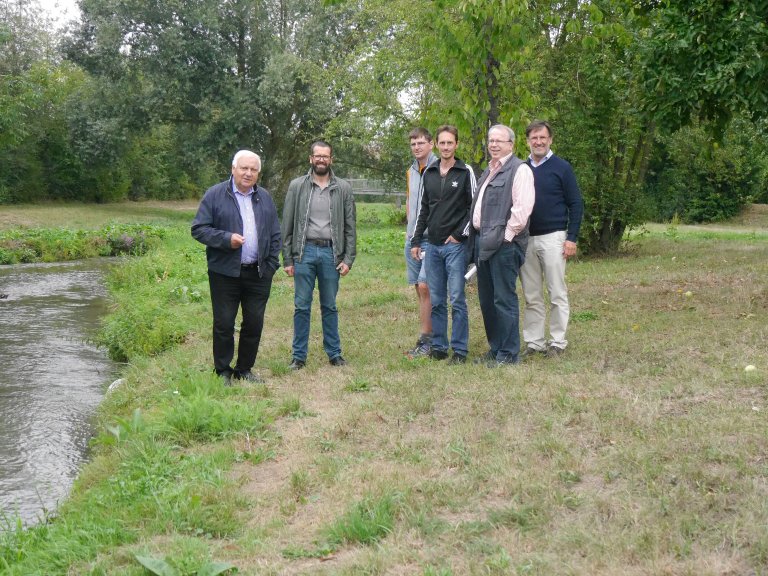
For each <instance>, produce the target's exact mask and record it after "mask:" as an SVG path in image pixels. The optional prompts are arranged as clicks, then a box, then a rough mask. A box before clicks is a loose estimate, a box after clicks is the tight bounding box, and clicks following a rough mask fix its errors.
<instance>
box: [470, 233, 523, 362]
mask: <svg viewBox="0 0 768 576" xmlns="http://www.w3.org/2000/svg"><path fill="white" fill-rule="evenodd" d="M479 244H480V243H479V242H478V243H477V245H478V247H479ZM476 260H477V258H476ZM524 261H525V253H524V252H523V250H522V248H520V246H519V245H518V244H517V243H516V242H505V243H504V244H502V245H501V247H500V248H499V249H498V250H497V251H496V252H495V253H494V255H493V256H491V257H490V258H489V259H488V260H484V261H482V262H477V294H478V296H479V299H480V311H481V312H482V314H483V324H485V336H486V338H488V345H489V346H490V348H491V354H493V356H494V357H495V358H496V360H498V361H499V362H510V363H516V362H517V361H518V354H519V353H520V307H519V303H518V299H517V291H516V283H517V276H518V274H519V273H520V267H521V266H522V265H523V262H524Z"/></svg>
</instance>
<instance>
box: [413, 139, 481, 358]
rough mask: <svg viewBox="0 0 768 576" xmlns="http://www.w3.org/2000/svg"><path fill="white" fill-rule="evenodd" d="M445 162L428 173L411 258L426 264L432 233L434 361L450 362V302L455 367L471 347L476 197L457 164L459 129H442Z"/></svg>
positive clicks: (470, 176)
mask: <svg viewBox="0 0 768 576" xmlns="http://www.w3.org/2000/svg"><path fill="white" fill-rule="evenodd" d="M436 139H437V148H438V150H439V152H440V161H439V162H434V163H432V164H430V165H429V166H428V167H427V168H426V170H424V176H423V182H424V191H423V194H422V198H421V210H420V211H419V217H418V220H417V222H416V230H415V231H414V233H413V238H411V246H412V248H411V256H412V257H413V258H416V259H420V258H421V254H420V252H421V250H420V248H419V245H420V244H421V241H422V236H423V235H424V231H425V230H427V248H426V259H427V284H428V285H429V293H430V298H431V301H432V350H431V352H430V354H429V356H430V358H432V359H434V360H444V359H445V358H447V357H448V337H447V335H448V306H447V304H446V300H447V299H448V298H450V302H451V320H452V326H451V342H450V344H451V348H452V349H453V356H452V357H451V362H452V363H454V364H463V363H464V362H465V361H466V359H467V350H468V347H469V314H468V312H467V301H466V298H465V296H464V282H465V280H464V273H465V272H466V268H467V257H468V254H467V236H468V234H469V208H470V206H471V205H472V196H473V194H474V192H475V174H474V172H472V168H470V167H469V166H467V165H466V164H464V162H462V161H461V160H459V159H458V158H456V148H457V147H458V145H459V132H458V130H457V129H456V127H455V126H449V125H445V126H440V127H439V128H438V129H437V138H436Z"/></svg>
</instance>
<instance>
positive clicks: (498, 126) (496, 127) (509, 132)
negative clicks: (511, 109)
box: [488, 124, 515, 142]
mask: <svg viewBox="0 0 768 576" xmlns="http://www.w3.org/2000/svg"><path fill="white" fill-rule="evenodd" d="M494 130H503V131H504V132H506V133H507V135H508V136H509V139H510V140H511V141H512V142H514V141H515V131H514V130H512V128H510V127H509V126H505V125H504V124H495V125H493V126H491V127H490V128H489V129H488V136H490V135H491V132H492V131H494Z"/></svg>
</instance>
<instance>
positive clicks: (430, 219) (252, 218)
mask: <svg viewBox="0 0 768 576" xmlns="http://www.w3.org/2000/svg"><path fill="white" fill-rule="evenodd" d="M526 138H527V141H528V145H529V148H530V151H531V154H530V156H529V158H528V159H527V161H523V160H521V159H519V158H517V157H516V156H515V155H514V147H515V133H514V132H513V130H512V129H511V128H509V127H507V126H503V125H496V126H493V127H491V129H490V130H489V131H488V153H489V156H490V162H489V164H488V167H487V168H486V169H485V171H484V172H483V173H482V175H481V176H480V178H479V179H477V180H476V179H475V174H474V172H473V170H472V168H471V167H470V166H469V165H467V164H465V163H464V162H462V161H461V160H459V159H458V158H457V157H456V151H457V149H458V147H459V132H458V130H457V129H456V127H455V126H451V125H447V124H446V125H443V126H440V127H439V128H438V129H437V132H436V145H437V150H438V155H435V154H434V152H433V148H434V145H435V142H433V139H432V135H431V134H430V132H429V131H428V130H426V129H425V128H416V129H414V130H412V131H411V132H410V134H409V139H410V146H411V151H412V154H413V157H414V161H413V164H412V166H411V167H410V168H409V169H408V174H407V185H408V189H407V190H408V192H407V201H406V205H407V208H406V209H407V221H408V224H407V230H406V245H405V258H406V264H407V267H406V270H407V279H408V282H409V284H412V285H414V286H415V287H416V294H417V299H418V303H419V324H420V336H419V339H418V341H417V344H416V347H415V348H414V349H413V350H411V351H410V352H409V355H410V356H411V357H417V356H428V357H430V358H432V359H434V360H445V359H448V361H449V362H450V363H453V364H463V363H465V362H466V360H467V355H468V349H469V314H468V310H467V303H466V298H465V290H464V289H465V283H466V281H467V279H468V278H469V277H470V276H471V275H472V273H473V272H469V273H467V266H468V264H470V263H474V265H475V268H474V269H473V270H476V272H477V282H478V296H479V300H480V310H481V312H482V315H483V323H484V325H485V333H486V337H487V340H488V345H489V350H488V352H486V353H485V354H484V355H483V356H482V357H480V358H478V361H479V362H482V363H486V364H487V365H489V366H500V365H505V364H516V363H517V362H518V361H519V360H520V359H521V358H523V357H525V356H530V355H533V354H540V353H541V354H546V355H547V356H557V355H559V354H561V353H562V352H563V351H564V350H565V347H566V346H567V344H568V341H567V340H566V338H565V333H566V329H567V326H568V317H569V306H568V291H567V287H566V284H565V262H566V260H567V259H568V258H570V257H571V256H573V255H574V254H576V241H577V238H578V234H579V227H580V225H581V219H582V214H583V203H582V199H581V194H580V192H579V188H578V185H577V184H576V178H575V176H574V174H573V169H572V168H571V166H570V164H568V162H566V161H565V160H563V159H562V158H559V157H558V156H555V155H554V154H553V153H552V150H551V148H550V146H551V144H552V129H551V127H550V126H549V124H548V123H547V122H542V121H537V122H533V123H531V124H530V125H529V126H528V128H527V129H526ZM309 164H310V169H309V172H308V173H307V174H306V175H304V176H301V177H299V178H296V179H294V180H293V181H291V183H290V185H289V186H288V193H287V195H286V198H285V206H284V209H283V219H282V227H281V225H280V222H279V220H278V217H277V208H276V207H275V204H274V202H273V200H272V197H271V196H270V194H269V193H268V192H267V191H266V190H265V189H264V188H262V187H261V186H259V185H258V178H259V174H260V172H261V158H260V157H259V156H258V155H257V154H256V153H254V152H251V151H249V150H241V151H239V152H238V153H237V154H235V156H234V158H233V159H232V175H231V177H230V178H229V179H227V180H225V181H224V182H220V183H219V184H216V185H215V186H212V187H211V188H209V189H208V190H207V191H206V193H205V195H204V196H203V199H202V201H201V202H200V206H199V208H198V211H197V214H196V216H195V219H194V221H193V223H192V236H193V237H194V238H195V239H196V240H198V241H199V242H201V243H203V244H205V246H206V257H207V261H208V280H209V286H210V291H211V304H212V309H213V362H214V370H215V372H216V374H218V375H219V376H221V377H222V379H223V380H224V382H225V383H226V384H230V383H231V381H232V379H233V378H236V379H240V380H245V381H251V382H262V381H263V380H262V379H261V377H260V376H259V375H258V374H257V373H255V372H253V366H254V364H255V361H256V356H257V354H258V349H259V342H260V340H261V333H262V329H263V327H264V312H265V310H266V305H267V300H268V299H269V295H270V291H271V287H272V278H273V276H274V274H275V272H276V271H277V269H278V268H279V267H280V262H279V259H278V257H279V253H280V251H281V246H282V256H283V269H284V271H285V273H286V274H288V276H290V277H292V278H293V279H294V316H293V343H292V358H291V362H290V364H289V366H288V367H289V369H291V370H300V369H302V368H303V367H304V366H305V364H306V361H307V352H308V341H309V330H310V317H311V307H312V299H313V293H314V290H315V286H316V285H317V287H318V292H319V300H320V310H321V317H322V328H323V349H324V350H325V353H326V354H327V356H328V360H329V362H330V364H331V365H332V366H344V365H346V360H345V359H344V357H343V356H342V354H341V340H340V338H339V326H338V310H337V308H336V295H337V293H338V289H339V280H340V277H342V276H346V275H347V274H348V273H349V271H350V269H351V267H352V264H353V263H354V261H355V255H356V216H355V202H354V198H353V195H352V188H351V186H350V184H349V183H348V182H347V181H345V180H343V179H341V178H337V177H336V176H335V175H334V173H333V170H332V169H331V165H332V164H333V154H332V147H331V145H330V144H328V143H327V142H325V141H316V142H314V143H313V144H312V145H311V147H310V156H309ZM518 276H520V278H521V281H522V285H523V294H524V295H525V302H526V308H525V316H524V322H523V338H524V339H525V342H526V343H527V346H526V347H525V349H524V350H523V351H522V352H521V351H520V334H519V305H518V298H517V292H516V282H517V278H518ZM544 285H546V289H547V292H548V293H549V298H550V323H549V327H550V340H549V341H548V340H547V339H546V335H545V319H546V308H545V299H544ZM449 303H450V309H451V332H450V338H449V336H448V304H449ZM238 310H242V323H241V326H240V339H239V345H238V348H237V359H236V361H235V364H234V366H232V360H233V359H235V337H234V335H235V319H236V317H237V313H238ZM449 350H450V351H451V355H450V356H449Z"/></svg>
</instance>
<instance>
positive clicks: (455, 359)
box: [448, 352, 467, 365]
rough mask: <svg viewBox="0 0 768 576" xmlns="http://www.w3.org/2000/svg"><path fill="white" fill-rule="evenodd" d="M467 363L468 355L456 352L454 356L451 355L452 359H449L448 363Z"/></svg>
mask: <svg viewBox="0 0 768 576" xmlns="http://www.w3.org/2000/svg"><path fill="white" fill-rule="evenodd" d="M466 363H467V357H466V356H464V355H463V354H456V352H454V353H453V356H451V359H450V360H448V364H451V365H455V364H466Z"/></svg>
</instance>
